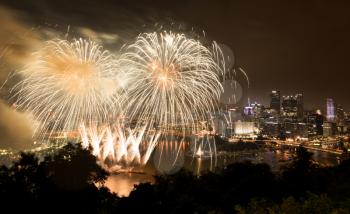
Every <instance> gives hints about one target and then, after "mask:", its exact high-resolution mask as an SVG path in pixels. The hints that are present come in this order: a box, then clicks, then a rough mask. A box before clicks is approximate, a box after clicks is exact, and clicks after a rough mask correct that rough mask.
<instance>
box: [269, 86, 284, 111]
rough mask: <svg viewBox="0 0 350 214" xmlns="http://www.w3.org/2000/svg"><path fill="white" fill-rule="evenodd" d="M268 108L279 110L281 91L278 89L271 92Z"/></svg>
mask: <svg viewBox="0 0 350 214" xmlns="http://www.w3.org/2000/svg"><path fill="white" fill-rule="evenodd" d="M270 96H271V101H270V108H271V109H275V110H276V111H277V112H280V110H281V93H280V91H272V92H271V95H270Z"/></svg>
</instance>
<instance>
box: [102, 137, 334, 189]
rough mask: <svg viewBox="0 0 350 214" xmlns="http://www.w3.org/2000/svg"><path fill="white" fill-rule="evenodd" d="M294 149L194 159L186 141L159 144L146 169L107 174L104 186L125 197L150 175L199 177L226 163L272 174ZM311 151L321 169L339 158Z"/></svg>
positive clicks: (151, 176)
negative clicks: (244, 164) (246, 164)
mask: <svg viewBox="0 0 350 214" xmlns="http://www.w3.org/2000/svg"><path fill="white" fill-rule="evenodd" d="M192 142H193V141H192ZM197 148H198V147H197ZM295 149H296V148H294V147H284V148H278V149H276V148H263V149H261V150H259V151H251V152H249V151H248V152H246V151H245V152H242V151H240V152H229V153H228V152H224V153H220V152H219V153H218V154H217V155H216V156H215V157H213V158H210V156H208V157H206V156H203V157H200V156H196V155H195V154H194V151H195V150H193V144H191V141H189V140H188V139H187V140H179V141H176V140H167V141H161V142H159V144H158V145H157V147H156V148H155V150H154V152H153V154H152V156H151V158H150V161H149V162H148V164H147V165H146V167H145V168H143V169H142V173H121V174H116V175H111V176H110V177H109V179H108V180H107V182H106V185H107V187H109V188H110V189H111V190H112V191H113V192H115V193H117V194H118V195H120V196H128V195H129V194H130V191H132V189H133V188H134V185H135V184H139V183H140V182H154V177H153V176H154V175H164V174H174V173H176V172H178V171H179V170H181V169H183V168H184V169H186V170H188V171H191V172H193V173H194V174H195V175H198V176H199V175H201V174H202V173H205V172H207V171H216V170H221V169H223V168H225V167H226V166H227V165H229V164H232V163H234V162H242V161H251V162H253V163H267V164H268V165H270V167H271V169H272V171H278V170H279V169H280V168H281V167H283V166H284V165H286V164H288V163H290V161H292V160H293V156H295ZM312 152H313V159H314V160H315V161H317V162H318V163H320V165H321V166H332V165H336V164H338V163H339V156H338V155H336V154H332V153H325V152H321V151H312Z"/></svg>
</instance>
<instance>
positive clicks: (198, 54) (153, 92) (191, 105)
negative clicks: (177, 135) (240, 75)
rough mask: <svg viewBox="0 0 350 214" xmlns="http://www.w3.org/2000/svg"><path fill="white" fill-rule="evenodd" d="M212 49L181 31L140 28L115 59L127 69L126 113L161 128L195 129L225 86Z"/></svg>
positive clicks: (138, 121) (166, 129)
mask: <svg viewBox="0 0 350 214" xmlns="http://www.w3.org/2000/svg"><path fill="white" fill-rule="evenodd" d="M218 53H219V52H218V49H216V51H214V52H213V51H212V50H210V49H208V48H206V47H205V46H203V45H202V44H201V43H200V42H199V41H197V40H194V39H189V38H186V36H185V35H184V34H175V33H171V32H170V33H168V32H163V33H144V34H141V35H139V36H138V37H137V39H136V42H135V43H134V44H131V45H129V46H128V47H127V48H126V53H124V54H122V56H121V58H120V60H119V66H120V69H122V70H124V71H125V72H126V73H127V74H128V75H127V82H129V85H128V88H127V99H126V108H125V109H126V115H127V116H128V117H130V120H131V121H137V123H143V121H145V120H147V121H148V122H149V124H150V128H156V129H160V130H162V132H163V134H166V133H168V132H169V131H170V130H174V128H175V127H180V129H181V130H182V131H183V130H185V129H186V128H188V129H192V130H197V129H198V128H199V127H198V126H197V124H198V121H201V120H206V119H207V118H208V113H209V112H211V111H212V110H214V109H215V107H216V101H217V100H218V99H219V97H220V94H221V92H222V90H223V88H222V86H221V83H220V72H221V71H222V70H221V68H220V65H219V64H218V63H217V62H216V61H215V56H216V54H218Z"/></svg>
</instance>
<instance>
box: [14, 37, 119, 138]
mask: <svg viewBox="0 0 350 214" xmlns="http://www.w3.org/2000/svg"><path fill="white" fill-rule="evenodd" d="M115 64H116V60H115V58H114V57H113V55H111V54H110V53H109V52H108V51H104V50H103V49H102V47H101V46H100V45H98V44H97V43H95V42H93V41H88V40H83V39H79V40H73V41H72V42H69V41H67V40H59V39H56V40H50V41H47V42H46V43H45V45H44V47H43V48H42V49H40V50H39V51H37V52H35V53H34V54H33V60H32V61H31V62H30V63H29V64H28V65H27V66H26V67H25V68H24V69H23V70H21V71H19V75H20V77H21V79H22V80H21V81H20V82H19V84H17V85H16V86H15V87H14V88H13V91H14V92H15V94H14V96H13V97H14V98H15V99H16V105H17V106H18V108H19V109H23V110H26V111H29V112H32V114H33V115H34V117H35V119H36V120H37V121H39V122H40V125H39V127H38V129H37V132H36V134H37V135H38V136H41V137H42V136H43V135H44V134H50V135H51V134H52V133H54V132H58V133H62V132H63V131H74V130H77V129H78V128H79V124H81V122H84V123H86V124H91V123H103V122H106V121H108V119H109V116H110V115H111V114H112V113H114V109H113V111H112V110H111V108H112V107H114V106H115V104H116V103H117V102H118V98H119V96H118V91H119V90H120V87H118V85H119V82H118V72H117V70H116V66H115Z"/></svg>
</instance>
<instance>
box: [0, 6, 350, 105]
mask: <svg viewBox="0 0 350 214" xmlns="http://www.w3.org/2000/svg"><path fill="white" fill-rule="evenodd" d="M2 2H3V3H2V4H3V5H5V6H7V7H10V8H14V9H16V10H18V11H21V13H23V14H26V16H22V17H25V18H24V19H25V21H27V22H28V23H31V24H32V25H33V26H40V25H47V23H49V24H53V25H55V24H59V25H60V26H68V25H71V26H72V27H73V28H74V27H77V26H84V27H88V28H91V29H93V30H95V31H103V32H113V33H118V34H119V35H122V39H124V40H128V39H132V38H133V37H134V36H135V35H137V34H138V33H140V32H142V31H144V30H145V29H146V30H147V29H151V28H152V27H149V26H153V28H156V27H155V26H159V25H157V23H160V24H162V25H163V26H165V27H166V26H167V25H170V24H171V23H175V24H173V27H174V26H185V27H184V28H183V29H186V30H188V29H190V28H192V27H193V28H194V29H195V30H196V31H198V32H201V31H202V30H204V31H205V32H206V35H207V37H208V38H210V39H213V40H216V41H217V42H219V43H224V44H226V45H228V46H229V47H230V48H231V49H232V50H233V51H234V54H235V58H236V66H240V67H242V68H244V69H245V71H246V72H247V73H248V75H249V77H250V81H251V88H250V89H249V91H248V92H247V93H248V95H249V96H250V98H251V100H258V101H260V102H263V103H267V101H268V99H269V98H268V94H269V92H270V91H271V90H272V89H279V90H281V93H282V94H290V93H304V97H305V98H304V100H305V104H306V106H307V107H318V108H324V107H325V103H326V98H327V97H332V98H334V99H335V101H336V102H337V103H339V104H342V105H344V106H345V107H346V108H350V99H348V98H349V95H348V94H349V91H350V90H349V89H350V87H349V80H350V72H349V71H350V60H349V56H350V54H349V52H350V12H349V11H350V1H337V0H334V1H322V0H293V1H280V0H276V1H272V0H264V1H262V0H256V1H251V0H231V1H229V0H225V1H218V0H217V1H214V0H213V1H203V0H177V1H175V0H174V1H166V0H153V1H145V0H143V1H136V0H123V1H112V0H109V1H107V0H104V1H101V0H100V1H95V2H94V3H92V1H91V2H90V1H74V0H69V1H67V0H60V1H44V0H38V1H32V3H30V2H28V1H23V0H21V1H15V0H8V1H2ZM0 4H1V3H0ZM127 37H130V38H127Z"/></svg>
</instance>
